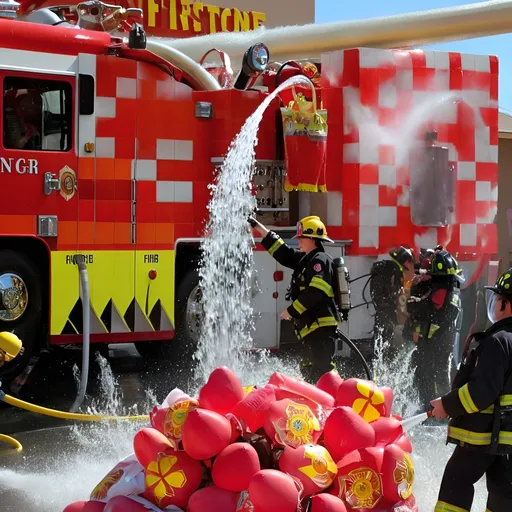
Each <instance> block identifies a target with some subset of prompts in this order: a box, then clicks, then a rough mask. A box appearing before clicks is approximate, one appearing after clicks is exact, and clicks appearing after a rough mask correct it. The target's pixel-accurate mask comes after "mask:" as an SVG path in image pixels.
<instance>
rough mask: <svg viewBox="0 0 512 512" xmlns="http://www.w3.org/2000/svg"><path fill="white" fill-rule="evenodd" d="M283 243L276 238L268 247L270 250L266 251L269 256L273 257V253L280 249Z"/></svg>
mask: <svg viewBox="0 0 512 512" xmlns="http://www.w3.org/2000/svg"><path fill="white" fill-rule="evenodd" d="M283 244H284V242H283V240H282V239H281V238H278V239H277V240H276V241H275V242H274V243H273V244H272V245H271V246H270V249H269V250H268V253H269V254H270V256H273V255H274V253H275V252H276V251H277V249H279V247H281V245H283Z"/></svg>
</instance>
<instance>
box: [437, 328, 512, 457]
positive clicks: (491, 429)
mask: <svg viewBox="0 0 512 512" xmlns="http://www.w3.org/2000/svg"><path fill="white" fill-rule="evenodd" d="M473 340H474V342H476V344H477V346H476V348H473V349H472V350H471V352H470V353H469V354H468V356H467V358H466V361H465V363H464V364H462V365H461V367H460V369H459V371H458V373H457V375H456V377H455V379H454V384H453V389H452V391H451V392H450V393H448V394H447V395H445V396H444V397H443V398H442V402H443V406H444V409H445V411H446V412H447V413H448V415H449V416H450V417H451V418H452V419H451V420H450V423H449V426H448V442H450V443H454V444H458V445H460V446H465V447H468V448H474V449H480V450H483V451H486V452H493V453H502V454H505V453H507V454H508V453H512V318H505V319H503V320H500V321H499V322H496V323H495V324H494V325H493V326H491V327H490V328H489V329H487V331H485V332H483V333H477V334H474V335H473Z"/></svg>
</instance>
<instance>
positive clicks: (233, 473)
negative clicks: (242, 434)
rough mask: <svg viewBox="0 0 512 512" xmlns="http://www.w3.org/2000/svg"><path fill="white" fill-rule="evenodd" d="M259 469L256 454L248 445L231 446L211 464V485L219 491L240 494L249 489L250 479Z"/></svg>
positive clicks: (236, 444)
mask: <svg viewBox="0 0 512 512" xmlns="http://www.w3.org/2000/svg"><path fill="white" fill-rule="evenodd" d="M260 469H261V468H260V461H259V459H258V453H257V452H256V450H255V449H254V448H253V447H252V446H251V445H250V444H248V443H235V444H231V445H229V446H228V447H227V448H224V450H222V451H221V452H220V453H219V455H218V456H217V457H216V459H215V462H214V463H213V468H212V479H213V483H214V484H215V485H216V486H217V487H220V488H221V489H225V490H227V491H235V492H240V491H243V490H245V489H248V488H249V482H250V481H251V478H252V477H253V476H254V475H255V474H256V473H257V472H258V471H260Z"/></svg>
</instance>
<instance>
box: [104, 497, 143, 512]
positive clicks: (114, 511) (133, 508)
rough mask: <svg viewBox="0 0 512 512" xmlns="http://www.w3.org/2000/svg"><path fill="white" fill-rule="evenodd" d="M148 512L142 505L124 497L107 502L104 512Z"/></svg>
mask: <svg viewBox="0 0 512 512" xmlns="http://www.w3.org/2000/svg"><path fill="white" fill-rule="evenodd" d="M148 510H149V509H148V508H147V507H145V506H144V505H142V503H138V502H137V501H133V500H131V499H130V498H128V497H126V496H116V497H115V498H112V499H110V500H108V503H107V506H106V507H105V510H104V512H147V511H148Z"/></svg>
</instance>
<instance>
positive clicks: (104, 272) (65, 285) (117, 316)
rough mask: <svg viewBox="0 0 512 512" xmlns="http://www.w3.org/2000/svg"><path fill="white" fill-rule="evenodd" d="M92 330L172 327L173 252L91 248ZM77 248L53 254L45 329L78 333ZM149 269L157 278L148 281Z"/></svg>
mask: <svg viewBox="0 0 512 512" xmlns="http://www.w3.org/2000/svg"><path fill="white" fill-rule="evenodd" d="M81 254H83V255H84V256H85V263H86V265H87V273H88V277H89V287H90V294H91V333H95V334H97V333H109V332H112V333H113V332H116V333H120V332H148V331H155V330H156V331H166V330H172V329H173V325H174V251H90V252H87V253H81ZM76 256H77V253H76V252H66V251H54V252H52V260H51V265H52V283H51V286H52V288H51V322H50V333H51V334H52V335H59V334H77V333H81V332H82V329H81V311H82V305H81V300H80V278H79V273H78V266H77V265H76ZM151 270H155V271H156V278H155V279H153V280H152V279H150V277H149V273H150V271H151Z"/></svg>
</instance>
